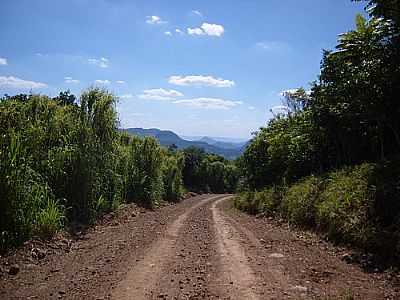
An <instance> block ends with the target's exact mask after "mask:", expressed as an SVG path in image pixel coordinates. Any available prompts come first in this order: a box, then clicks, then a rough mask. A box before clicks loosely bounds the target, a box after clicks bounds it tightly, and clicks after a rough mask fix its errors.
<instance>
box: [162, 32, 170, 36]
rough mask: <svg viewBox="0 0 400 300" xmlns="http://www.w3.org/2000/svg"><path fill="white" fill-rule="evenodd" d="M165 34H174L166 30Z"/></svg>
mask: <svg viewBox="0 0 400 300" xmlns="http://www.w3.org/2000/svg"><path fill="white" fill-rule="evenodd" d="M164 34H165V35H169V36H171V35H172V33H171V31H166V32H164Z"/></svg>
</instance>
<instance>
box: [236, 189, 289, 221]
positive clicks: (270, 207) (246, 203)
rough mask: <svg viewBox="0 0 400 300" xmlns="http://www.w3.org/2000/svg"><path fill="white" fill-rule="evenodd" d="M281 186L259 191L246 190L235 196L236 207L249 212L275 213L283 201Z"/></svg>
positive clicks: (254, 213)
mask: <svg viewBox="0 0 400 300" xmlns="http://www.w3.org/2000/svg"><path fill="white" fill-rule="evenodd" d="M281 199H282V191H281V188H279V187H277V186H274V187H271V188H265V189H263V190H262V191H259V192H244V193H241V194H239V195H238V196H236V197H235V201H234V203H235V207H236V208H238V209H240V210H243V211H246V212H248V213H249V214H253V215H256V214H264V215H269V216H271V215H274V214H275V213H276V212H277V211H278V209H279V205H280V203H281Z"/></svg>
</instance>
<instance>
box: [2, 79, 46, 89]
mask: <svg viewBox="0 0 400 300" xmlns="http://www.w3.org/2000/svg"><path fill="white" fill-rule="evenodd" d="M0 87H5V88H14V89H40V88H46V87H47V84H45V83H42V82H35V81H30V80H24V79H21V78H17V77H14V76H8V77H7V76H0Z"/></svg>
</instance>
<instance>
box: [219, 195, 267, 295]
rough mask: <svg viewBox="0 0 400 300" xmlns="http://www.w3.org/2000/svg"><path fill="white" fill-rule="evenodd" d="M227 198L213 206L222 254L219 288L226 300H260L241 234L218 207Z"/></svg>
mask: <svg viewBox="0 0 400 300" xmlns="http://www.w3.org/2000/svg"><path fill="white" fill-rule="evenodd" d="M226 199H227V198H223V199H220V200H218V201H215V202H214V203H213V204H212V206H211V211H212V216H213V222H214V226H215V231H216V235H217V247H218V250H219V253H220V259H221V270H220V280H219V282H218V288H219V290H220V293H221V295H222V296H223V297H229V298H225V299H244V300H245V299H248V300H257V299H260V297H259V295H258V293H257V291H256V288H257V286H258V285H259V282H258V279H257V278H256V276H255V274H254V272H253V270H252V269H251V267H250V264H249V262H248V260H247V257H246V254H245V251H244V248H243V247H242V246H241V245H240V243H239V239H240V236H239V233H238V232H237V231H236V230H235V229H234V227H233V226H231V225H230V224H229V223H228V222H227V221H226V220H225V219H224V218H223V217H222V214H221V213H220V211H219V209H218V208H217V205H218V204H219V203H220V202H222V201H224V200H226Z"/></svg>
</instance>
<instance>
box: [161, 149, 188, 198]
mask: <svg viewBox="0 0 400 300" xmlns="http://www.w3.org/2000/svg"><path fill="white" fill-rule="evenodd" d="M183 163H184V158H183V155H182V154H181V153H176V154H174V155H171V154H169V153H164V159H163V165H162V173H163V183H164V186H163V187H164V191H163V198H164V200H167V201H171V202H178V201H179V200H180V199H181V197H182V195H183V182H182V169H183Z"/></svg>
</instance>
